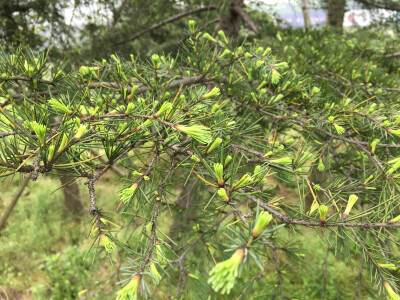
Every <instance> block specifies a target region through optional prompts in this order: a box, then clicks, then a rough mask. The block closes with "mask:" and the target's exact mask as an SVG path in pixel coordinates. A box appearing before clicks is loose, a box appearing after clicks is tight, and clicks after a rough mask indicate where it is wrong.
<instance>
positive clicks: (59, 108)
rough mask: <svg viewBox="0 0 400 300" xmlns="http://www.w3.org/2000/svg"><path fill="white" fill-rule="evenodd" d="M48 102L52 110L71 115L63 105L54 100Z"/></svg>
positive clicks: (70, 111)
mask: <svg viewBox="0 0 400 300" xmlns="http://www.w3.org/2000/svg"><path fill="white" fill-rule="evenodd" d="M48 102H49V104H50V106H51V107H52V108H53V109H54V110H56V111H59V112H61V113H63V114H67V115H69V114H72V110H70V109H69V108H68V107H67V106H66V105H65V104H64V103H62V102H60V101H58V100H56V99H50V100H49V101H48Z"/></svg>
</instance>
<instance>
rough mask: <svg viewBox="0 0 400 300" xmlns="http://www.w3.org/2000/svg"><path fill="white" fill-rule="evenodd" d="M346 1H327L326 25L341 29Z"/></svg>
mask: <svg viewBox="0 0 400 300" xmlns="http://www.w3.org/2000/svg"><path fill="white" fill-rule="evenodd" d="M345 8H346V0H327V13H326V18H327V24H328V25H329V26H332V27H335V28H339V29H342V28H343V21H344V13H345Z"/></svg>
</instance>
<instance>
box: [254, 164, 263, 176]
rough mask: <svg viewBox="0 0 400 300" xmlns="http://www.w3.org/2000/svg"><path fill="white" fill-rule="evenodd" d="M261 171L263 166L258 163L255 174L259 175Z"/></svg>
mask: <svg viewBox="0 0 400 300" xmlns="http://www.w3.org/2000/svg"><path fill="white" fill-rule="evenodd" d="M260 171H261V166H259V165H257V166H255V167H254V175H257V174H258V173H259V172H260Z"/></svg>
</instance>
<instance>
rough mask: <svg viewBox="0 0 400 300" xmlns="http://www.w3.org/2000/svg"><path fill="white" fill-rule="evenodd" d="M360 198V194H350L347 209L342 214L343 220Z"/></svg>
mask: <svg viewBox="0 0 400 300" xmlns="http://www.w3.org/2000/svg"><path fill="white" fill-rule="evenodd" d="M357 200H358V196H357V195H354V194H351V195H350V196H349V199H348V201H347V206H346V210H345V211H344V213H343V215H342V220H346V219H347V218H348V216H349V214H350V211H351V209H352V208H353V206H354V204H355V203H356V202H357Z"/></svg>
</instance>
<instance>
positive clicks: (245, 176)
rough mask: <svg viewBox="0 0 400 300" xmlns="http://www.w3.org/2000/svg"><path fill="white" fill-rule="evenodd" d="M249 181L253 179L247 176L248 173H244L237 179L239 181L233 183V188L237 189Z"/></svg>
mask: <svg viewBox="0 0 400 300" xmlns="http://www.w3.org/2000/svg"><path fill="white" fill-rule="evenodd" d="M251 181H253V178H251V176H249V175H248V174H244V175H243V176H242V178H240V179H239V181H237V182H235V183H234V184H233V190H237V189H239V188H241V187H242V186H245V185H247V184H248V183H249V182H251Z"/></svg>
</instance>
